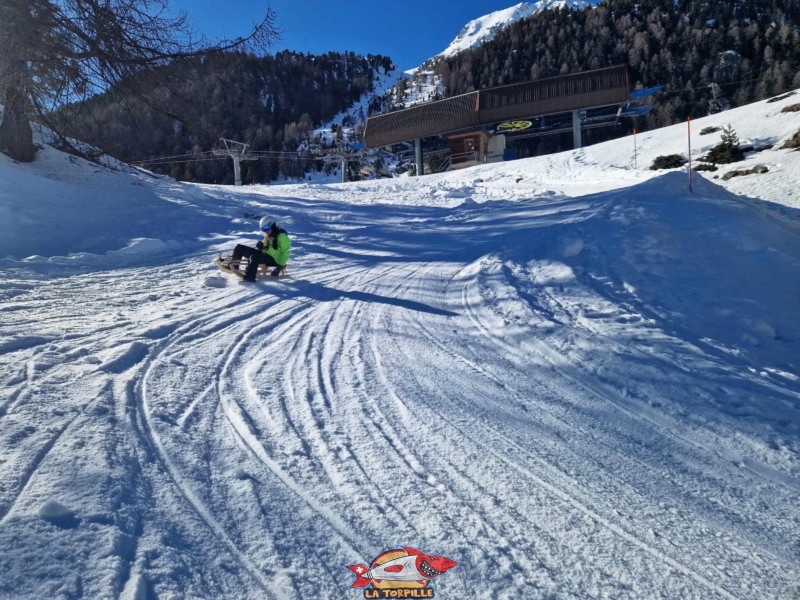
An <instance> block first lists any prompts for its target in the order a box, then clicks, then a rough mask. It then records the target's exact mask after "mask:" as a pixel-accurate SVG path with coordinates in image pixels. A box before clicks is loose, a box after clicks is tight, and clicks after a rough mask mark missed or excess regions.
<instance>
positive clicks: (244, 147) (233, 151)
mask: <svg viewBox="0 0 800 600" xmlns="http://www.w3.org/2000/svg"><path fill="white" fill-rule="evenodd" d="M219 141H220V142H221V143H222V145H223V146H224V148H218V149H216V150H214V154H215V155H217V156H230V157H231V158H232V159H233V176H234V178H235V180H236V185H237V186H239V185H242V165H241V162H242V161H243V160H258V156H256V155H255V154H250V153H249V149H250V144H244V143H242V142H234V141H233V140H226V139H225V138H220V140H219Z"/></svg>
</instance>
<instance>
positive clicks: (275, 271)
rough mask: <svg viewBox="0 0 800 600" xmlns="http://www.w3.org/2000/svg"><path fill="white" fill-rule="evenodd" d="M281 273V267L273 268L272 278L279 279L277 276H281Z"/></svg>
mask: <svg viewBox="0 0 800 600" xmlns="http://www.w3.org/2000/svg"><path fill="white" fill-rule="evenodd" d="M281 271H283V267H275V268H274V269H273V270H272V276H273V277H279V276H280V274H281Z"/></svg>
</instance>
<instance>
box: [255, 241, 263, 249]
mask: <svg viewBox="0 0 800 600" xmlns="http://www.w3.org/2000/svg"><path fill="white" fill-rule="evenodd" d="M263 249H264V242H257V243H256V250H263Z"/></svg>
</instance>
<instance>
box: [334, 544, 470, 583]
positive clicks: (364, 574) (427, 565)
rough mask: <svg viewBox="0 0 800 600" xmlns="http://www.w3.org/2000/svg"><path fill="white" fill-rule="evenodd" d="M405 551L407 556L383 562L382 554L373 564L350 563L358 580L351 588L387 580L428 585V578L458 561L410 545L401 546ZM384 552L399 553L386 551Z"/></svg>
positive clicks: (436, 575) (350, 567)
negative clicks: (426, 552)
mask: <svg viewBox="0 0 800 600" xmlns="http://www.w3.org/2000/svg"><path fill="white" fill-rule="evenodd" d="M401 547H402V548H403V550H404V551H405V554H406V555H405V556H399V557H397V558H391V559H390V560H386V561H384V562H381V557H382V556H383V555H381V556H379V557H378V558H376V559H375V560H374V561H373V562H372V566H371V567H368V566H367V565H349V566H347V567H345V568H346V569H350V570H351V571H352V572H353V574H354V575H355V576H356V580H355V581H354V582H353V585H351V586H350V587H351V588H359V587H366V586H368V585H370V584H373V585H374V584H380V583H382V582H384V581H386V582H393V581H394V582H416V583H418V584H420V585H423V586H424V585H427V584H428V580H430V579H434V578H436V577H438V576H439V575H441V574H442V573H445V572H446V571H449V570H450V569H452V568H453V567H455V566H456V565H457V564H458V563H457V562H456V561H454V560H451V559H449V558H445V557H444V556H437V555H436V554H425V553H424V552H420V551H419V550H415V549H414V548H410V547H409V546H401ZM384 554H397V552H394V553H384Z"/></svg>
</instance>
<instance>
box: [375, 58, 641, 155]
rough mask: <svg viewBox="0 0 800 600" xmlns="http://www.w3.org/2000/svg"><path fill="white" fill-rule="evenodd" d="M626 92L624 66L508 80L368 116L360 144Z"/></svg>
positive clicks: (593, 103)
mask: <svg viewBox="0 0 800 600" xmlns="http://www.w3.org/2000/svg"><path fill="white" fill-rule="evenodd" d="M628 92H629V85H628V69H627V67H625V66H624V65H620V66H615V67H608V68H605V69H597V70H595V71H583V72H581V73H573V74H570V75H561V76H558V77H550V78H547V79H538V80H536V81H528V82H525V83H514V84H511V85H504V86H501V87H495V88H489V89H486V90H480V91H476V92H469V93H467V94H462V95H460V96H453V97H452V98H446V99H444V100H438V101H436V102H428V103H426V104H420V105H417V106H412V107H411V108H406V109H404V110H399V111H396V112H391V113H387V114H383V115H377V116H374V117H370V118H369V119H367V126H366V129H365V130H364V143H365V144H366V146H367V147H368V148H375V147H378V146H389V145H391V144H397V143H399V142H404V141H409V140H415V139H418V138H424V137H430V136H434V135H441V134H444V133H451V132H455V131H462V130H465V129H470V128H477V127H481V126H484V125H489V124H492V123H499V122H501V121H507V120H510V119H520V118H523V117H533V116H539V115H548V114H556V113H561V112H568V111H572V110H577V109H588V108H596V107H599V106H609V105H613V104H621V103H623V102H625V101H626V100H627V99H628Z"/></svg>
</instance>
